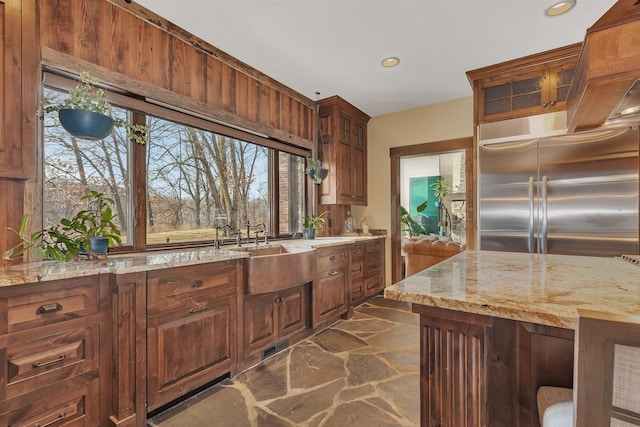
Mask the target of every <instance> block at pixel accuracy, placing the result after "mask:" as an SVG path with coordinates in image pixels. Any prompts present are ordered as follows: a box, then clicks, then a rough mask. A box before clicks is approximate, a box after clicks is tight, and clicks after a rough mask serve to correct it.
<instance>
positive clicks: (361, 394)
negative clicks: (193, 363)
mask: <svg viewBox="0 0 640 427" xmlns="http://www.w3.org/2000/svg"><path fill="white" fill-rule="evenodd" d="M419 348H420V338H419V317H418V315H417V314H414V313H411V308H410V306H409V305H408V304H406V303H400V302H395V301H390V300H385V299H384V298H382V297H377V298H375V299H373V300H370V301H369V302H367V303H365V304H363V305H361V306H359V307H357V308H356V309H355V313H354V316H353V317H352V318H351V319H349V320H345V321H340V322H338V323H336V324H334V325H333V326H332V327H330V328H329V329H326V330H324V331H322V332H320V333H318V334H316V335H314V336H312V337H310V338H308V339H306V340H305V341H302V342H300V343H298V344H296V345H293V346H291V347H289V348H287V349H285V350H283V351H281V352H280V353H278V354H276V355H274V356H272V357H271V358H269V359H267V360H264V361H262V362H261V363H260V364H258V365H256V366H254V367H252V368H251V369H249V370H247V371H245V372H243V373H241V374H239V375H237V376H236V377H235V378H233V379H227V380H224V381H222V382H221V383H219V384H217V385H215V386H213V387H211V388H209V389H207V390H205V391H204V392H202V393H200V394H198V395H196V396H194V397H192V398H190V399H188V400H186V401H184V402H182V403H180V404H179V405H176V406H174V407H173V408H171V409H169V410H167V411H165V412H163V413H161V414H159V415H156V416H155V417H154V418H152V419H151V420H149V422H148V424H149V426H154V427H196V426H197V427H201V426H224V427H293V426H295V427H321V426H322V427H334V426H352V427H360V426H366V427H378V426H380V427H386V426H389V427H391V426H393V427H397V426H417V425H418V424H419V420H420V406H419V402H420V391H419V363H420V352H419Z"/></svg>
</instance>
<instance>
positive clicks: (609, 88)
mask: <svg viewBox="0 0 640 427" xmlns="http://www.w3.org/2000/svg"><path fill="white" fill-rule="evenodd" d="M638 43H640V3H638V1H637V0H619V1H618V2H616V3H615V4H614V5H613V6H612V7H611V9H609V10H608V11H607V12H606V13H605V14H604V15H603V16H602V17H601V18H600V19H599V20H598V21H597V22H596V23H595V24H593V26H591V27H590V28H589V29H588V30H587V34H586V37H585V39H584V43H583V48H582V52H581V53H580V59H579V62H578V66H577V68H576V76H575V78H574V83H573V84H572V85H571V90H570V91H569V99H568V105H567V121H568V127H569V131H570V132H580V131H586V130H590V129H595V128H598V127H600V126H602V125H611V124H612V125H622V126H624V125H632V124H638V123H640V119H639V118H638V116H637V114H629V115H624V114H622V111H624V110H625V109H627V108H633V107H636V106H637V104H638V100H637V95H636V96H633V94H637V93H638V89H637V88H638V85H639V83H638V81H639V80H640V49H638Z"/></svg>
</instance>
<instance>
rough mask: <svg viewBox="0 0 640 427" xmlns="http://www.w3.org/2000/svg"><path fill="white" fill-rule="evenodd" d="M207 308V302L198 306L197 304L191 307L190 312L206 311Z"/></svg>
mask: <svg viewBox="0 0 640 427" xmlns="http://www.w3.org/2000/svg"><path fill="white" fill-rule="evenodd" d="M206 309H207V306H206V304H205V305H197V306H195V307H191V308H190V309H189V313H197V312H199V311H204V310H206Z"/></svg>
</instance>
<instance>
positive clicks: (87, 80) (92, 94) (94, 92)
mask: <svg viewBox="0 0 640 427" xmlns="http://www.w3.org/2000/svg"><path fill="white" fill-rule="evenodd" d="M80 81H81V83H78V85H76V87H75V88H72V89H69V96H68V97H66V98H65V99H63V100H62V101H61V102H59V103H54V102H52V101H51V99H49V98H47V97H45V98H42V101H41V105H40V108H39V109H38V111H37V113H36V114H37V116H38V117H43V116H44V115H45V114H46V113H51V112H54V111H60V110H67V109H72V110H87V111H92V112H94V113H98V114H103V115H105V116H108V117H111V119H112V120H113V124H114V126H117V127H120V128H123V129H124V130H125V131H126V133H127V138H129V139H130V140H133V141H135V142H136V143H138V144H146V143H147V142H149V126H147V125H138V124H132V123H130V122H129V121H128V120H126V119H124V118H114V117H113V116H112V115H111V104H110V103H109V101H107V99H106V98H105V95H104V90H103V89H101V88H98V87H96V84H98V83H99V82H100V80H99V79H98V78H96V77H92V76H90V75H89V73H87V72H86V71H83V72H82V73H80Z"/></svg>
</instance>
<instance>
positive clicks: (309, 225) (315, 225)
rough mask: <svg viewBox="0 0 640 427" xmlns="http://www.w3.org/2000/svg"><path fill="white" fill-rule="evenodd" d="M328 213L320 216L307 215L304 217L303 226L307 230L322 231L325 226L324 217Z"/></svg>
mask: <svg viewBox="0 0 640 427" xmlns="http://www.w3.org/2000/svg"><path fill="white" fill-rule="evenodd" d="M326 213H327V211H324V212H322V213H321V214H320V215H307V216H305V217H304V222H303V224H302V226H303V227H304V228H305V229H307V230H314V231H320V230H322V227H323V226H324V218H323V217H322V216H323V215H324V214H326Z"/></svg>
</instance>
